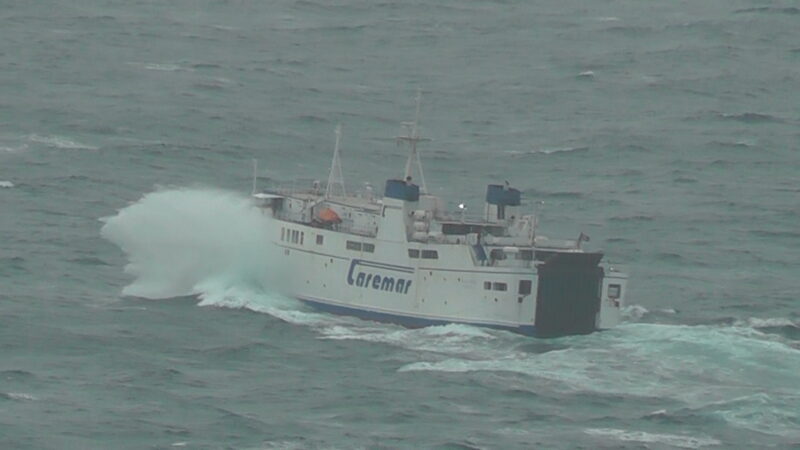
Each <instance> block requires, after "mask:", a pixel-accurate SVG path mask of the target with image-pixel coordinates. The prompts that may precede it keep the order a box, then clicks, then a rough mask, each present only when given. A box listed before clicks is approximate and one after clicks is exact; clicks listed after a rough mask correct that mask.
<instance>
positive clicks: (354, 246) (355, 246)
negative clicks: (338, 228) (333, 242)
mask: <svg viewBox="0 0 800 450" xmlns="http://www.w3.org/2000/svg"><path fill="white" fill-rule="evenodd" d="M347 249H348V250H355V251H359V252H360V251H361V242H355V241H347Z"/></svg>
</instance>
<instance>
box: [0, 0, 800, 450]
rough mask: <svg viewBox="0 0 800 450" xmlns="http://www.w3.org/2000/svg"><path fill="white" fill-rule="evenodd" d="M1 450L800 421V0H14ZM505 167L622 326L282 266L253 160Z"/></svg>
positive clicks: (661, 434) (768, 430) (721, 428)
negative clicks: (359, 299)
mask: <svg viewBox="0 0 800 450" xmlns="http://www.w3.org/2000/svg"><path fill="white" fill-rule="evenodd" d="M0 6H1V7H0V448H3V449H95V448H96V449H109V448H120V449H141V448H148V449H170V448H192V449H218V448H231V449H350V448H367V449H372V448H439V449H458V448H467V449H473V448H474V449H511V448H548V449H550V448H553V449H572V448H584V449H595V448H633V449H639V448H646V449H670V448H746V449H750V448H800V301H799V299H800V226H799V225H800V183H798V181H800V150H799V147H800V8H798V5H797V3H796V2H792V1H779V0H775V1H773V0H708V1H702V2H693V1H665V2H636V1H631V0H602V1H597V2H586V1H578V0H560V1H555V0H550V1H522V0H506V1H501V0H497V1H477V0H442V1H438V2H427V1H420V0H412V1H407V2H384V1H365V0H334V1H320V0H297V1H287V0H275V1H255V0H171V1H166V0H132V1H123V0H75V1H69V2H65V1H55V0H36V1H31V0H0ZM417 89H421V90H422V92H423V100H422V111H421V133H422V135H423V136H425V137H428V138H430V139H431V141H430V142H426V143H424V144H423V145H422V146H421V147H420V148H421V151H422V157H423V163H424V164H425V169H426V172H425V175H426V179H427V184H428V186H429V189H430V191H432V192H433V193H435V194H437V195H441V196H442V197H444V198H446V199H447V201H448V205H449V206H450V207H454V206H455V205H457V204H458V203H460V202H464V203H465V204H466V205H467V208H468V210H470V211H476V212H477V211H480V210H481V205H482V199H483V193H484V189H485V186H486V184H488V183H490V182H503V180H509V181H510V182H511V183H512V185H514V186H516V187H518V188H520V189H521V190H523V193H524V197H525V200H524V201H525V208H526V210H527V211H531V212H532V211H534V210H538V211H539V213H540V226H541V231H542V233H544V234H547V235H549V236H551V237H554V238H555V237H563V238H575V237H577V236H578V234H579V233H580V232H584V233H586V234H588V235H589V236H590V238H591V241H590V242H589V243H587V244H586V245H587V246H588V247H590V248H592V249H602V250H604V251H605V252H606V255H607V260H608V261H610V262H611V263H612V264H615V265H619V266H620V267H623V268H624V269H625V270H627V271H628V272H629V273H630V289H629V291H628V299H627V300H628V305H627V306H626V308H625V322H624V324H622V325H621V326H620V327H618V328H616V329H613V330H610V331H605V332H601V333H595V334H591V335H588V336H576V337H565V338H558V339H533V338H528V337H523V336H518V335H514V334H510V333H507V332H501V331H493V330H486V329H480V328H473V327H469V326H460V325H451V326H444V327H431V328H426V329H419V330H409V329H404V328H401V327H398V326H393V325H386V324H378V323H371V322H366V321H360V320H357V319H352V318H346V317H337V316H331V315H327V314H322V313H318V312H314V311H312V310H309V309H307V308H306V307H304V306H301V305H300V304H298V303H296V302H295V301H294V300H291V299H289V298H286V297H285V296H282V295H281V294H279V293H278V292H277V290H276V289H275V286H274V285H273V283H272V282H271V281H269V280H270V274H273V273H276V271H277V269H278V267H276V263H275V258H274V255H270V254H269V250H268V248H267V247H266V245H265V244H264V242H265V235H264V232H263V230H264V223H263V219H262V218H261V217H260V216H259V215H258V214H257V213H255V212H254V211H253V209H252V207H251V205H250V203H249V201H248V194H249V192H250V189H251V172H252V160H253V159H257V160H258V163H259V169H258V184H259V186H261V187H266V186H269V185H283V186H292V185H295V186H298V187H299V186H309V185H310V184H311V182H312V180H314V179H323V180H324V179H326V177H327V168H328V167H329V164H330V157H331V153H332V149H333V144H334V133H333V131H334V128H335V127H336V125H337V124H339V123H341V124H342V125H343V130H344V132H343V139H342V150H343V157H342V159H343V166H344V174H345V178H346V180H347V182H348V184H349V185H350V186H352V187H353V188H354V189H356V188H357V189H361V188H364V187H365V183H371V184H372V186H375V187H376V188H375V189H376V190H380V187H381V186H383V182H384V180H385V179H387V178H390V177H394V176H397V175H398V174H400V173H401V171H402V167H403V162H404V156H405V150H404V149H403V148H402V147H397V146H396V144H395V141H394V137H395V136H397V135H399V134H401V133H402V128H401V126H400V123H401V122H402V121H407V120H410V119H412V117H413V112H414V96H415V94H416V91H417Z"/></svg>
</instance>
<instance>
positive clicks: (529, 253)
mask: <svg viewBox="0 0 800 450" xmlns="http://www.w3.org/2000/svg"><path fill="white" fill-rule="evenodd" d="M518 258H519V259H522V260H524V261H532V260H533V250H520V251H519V256H518Z"/></svg>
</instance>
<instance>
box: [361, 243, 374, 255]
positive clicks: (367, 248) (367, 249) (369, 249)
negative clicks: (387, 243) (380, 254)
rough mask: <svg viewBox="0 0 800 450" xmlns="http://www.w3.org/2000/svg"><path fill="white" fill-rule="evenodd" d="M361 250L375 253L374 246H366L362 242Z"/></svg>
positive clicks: (366, 244)
mask: <svg viewBox="0 0 800 450" xmlns="http://www.w3.org/2000/svg"><path fill="white" fill-rule="evenodd" d="M361 248H362V249H364V251H365V252H369V253H374V252H375V244H368V243H366V242H364V243H363V244H361Z"/></svg>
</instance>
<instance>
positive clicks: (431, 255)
mask: <svg viewBox="0 0 800 450" xmlns="http://www.w3.org/2000/svg"><path fill="white" fill-rule="evenodd" d="M422 259H439V253H438V252H437V251H436V250H423V251H422Z"/></svg>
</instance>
